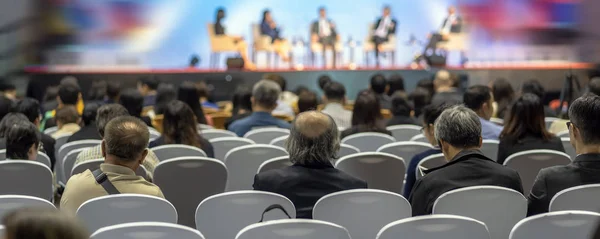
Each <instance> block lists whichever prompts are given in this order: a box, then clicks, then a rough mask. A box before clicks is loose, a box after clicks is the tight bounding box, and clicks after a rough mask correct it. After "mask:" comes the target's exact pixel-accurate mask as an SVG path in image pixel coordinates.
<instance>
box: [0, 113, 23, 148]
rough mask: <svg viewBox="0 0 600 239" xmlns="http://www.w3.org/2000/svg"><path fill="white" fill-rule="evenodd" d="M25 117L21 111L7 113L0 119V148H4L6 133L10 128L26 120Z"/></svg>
mask: <svg viewBox="0 0 600 239" xmlns="http://www.w3.org/2000/svg"><path fill="white" fill-rule="evenodd" d="M26 121H28V120H27V117H25V115H23V114H21V113H9V114H7V115H6V116H4V118H3V119H2V120H1V121H0V149H6V135H7V134H8V131H9V130H10V128H11V127H12V126H13V125H15V124H18V123H19V122H26Z"/></svg>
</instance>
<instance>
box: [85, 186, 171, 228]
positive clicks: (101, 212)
mask: <svg viewBox="0 0 600 239" xmlns="http://www.w3.org/2000/svg"><path fill="white" fill-rule="evenodd" d="M77 217H78V218H79V219H81V221H82V222H83V224H84V225H85V226H86V227H87V229H88V231H90V232H94V231H96V230H98V229H100V228H103V227H107V226H113V225H118V224H123V223H129V222H168V223H177V211H176V210H175V207H174V206H173V204H171V203H170V202H169V201H167V200H165V199H162V198H159V197H154V196H148V195H141V194H116V195H108V196H103V197H98V198H94V199H90V200H88V201H86V202H84V203H83V204H81V206H79V209H77Z"/></svg>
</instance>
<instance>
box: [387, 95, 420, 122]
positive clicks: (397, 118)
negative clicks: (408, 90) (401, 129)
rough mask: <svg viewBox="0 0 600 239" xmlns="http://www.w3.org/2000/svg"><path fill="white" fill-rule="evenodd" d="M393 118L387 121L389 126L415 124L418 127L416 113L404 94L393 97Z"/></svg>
mask: <svg viewBox="0 0 600 239" xmlns="http://www.w3.org/2000/svg"><path fill="white" fill-rule="evenodd" d="M391 111H392V115H393V116H392V118H391V119H389V120H388V121H387V126H392V125H402V124H413V125H418V124H419V123H417V121H416V120H415V118H413V115H414V111H413V110H412V107H411V106H410V104H408V102H407V99H406V94H404V92H396V94H394V95H393V96H392V109H391Z"/></svg>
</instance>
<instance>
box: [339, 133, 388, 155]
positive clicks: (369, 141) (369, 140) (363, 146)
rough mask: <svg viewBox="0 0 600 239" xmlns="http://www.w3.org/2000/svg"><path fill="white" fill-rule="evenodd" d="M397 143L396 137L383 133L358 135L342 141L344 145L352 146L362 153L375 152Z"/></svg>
mask: <svg viewBox="0 0 600 239" xmlns="http://www.w3.org/2000/svg"><path fill="white" fill-rule="evenodd" d="M393 142H396V139H394V137H392V136H389V135H387V134H383V133H373V132H368V133H358V134H353V135H350V136H347V137H346V138H343V139H342V144H347V145H352V146H354V147H356V148H358V149H359V150H360V152H375V151H377V149H378V148H379V147H381V146H383V145H386V144H389V143H393Z"/></svg>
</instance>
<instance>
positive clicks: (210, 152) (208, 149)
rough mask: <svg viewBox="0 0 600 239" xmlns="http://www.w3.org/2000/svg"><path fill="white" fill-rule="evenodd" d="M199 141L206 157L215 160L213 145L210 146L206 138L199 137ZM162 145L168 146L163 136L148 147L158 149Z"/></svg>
mask: <svg viewBox="0 0 600 239" xmlns="http://www.w3.org/2000/svg"><path fill="white" fill-rule="evenodd" d="M198 140H199V141H200V144H201V147H200V149H202V151H204V153H206V156H207V157H209V158H214V157H215V151H214V149H213V146H212V144H210V142H208V140H206V139H205V138H202V137H200V136H198ZM175 143H176V144H181V142H175ZM161 145H166V143H165V137H163V136H160V137H158V138H157V139H155V140H154V141H152V142H150V145H149V146H148V148H154V147H158V146H161Z"/></svg>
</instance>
